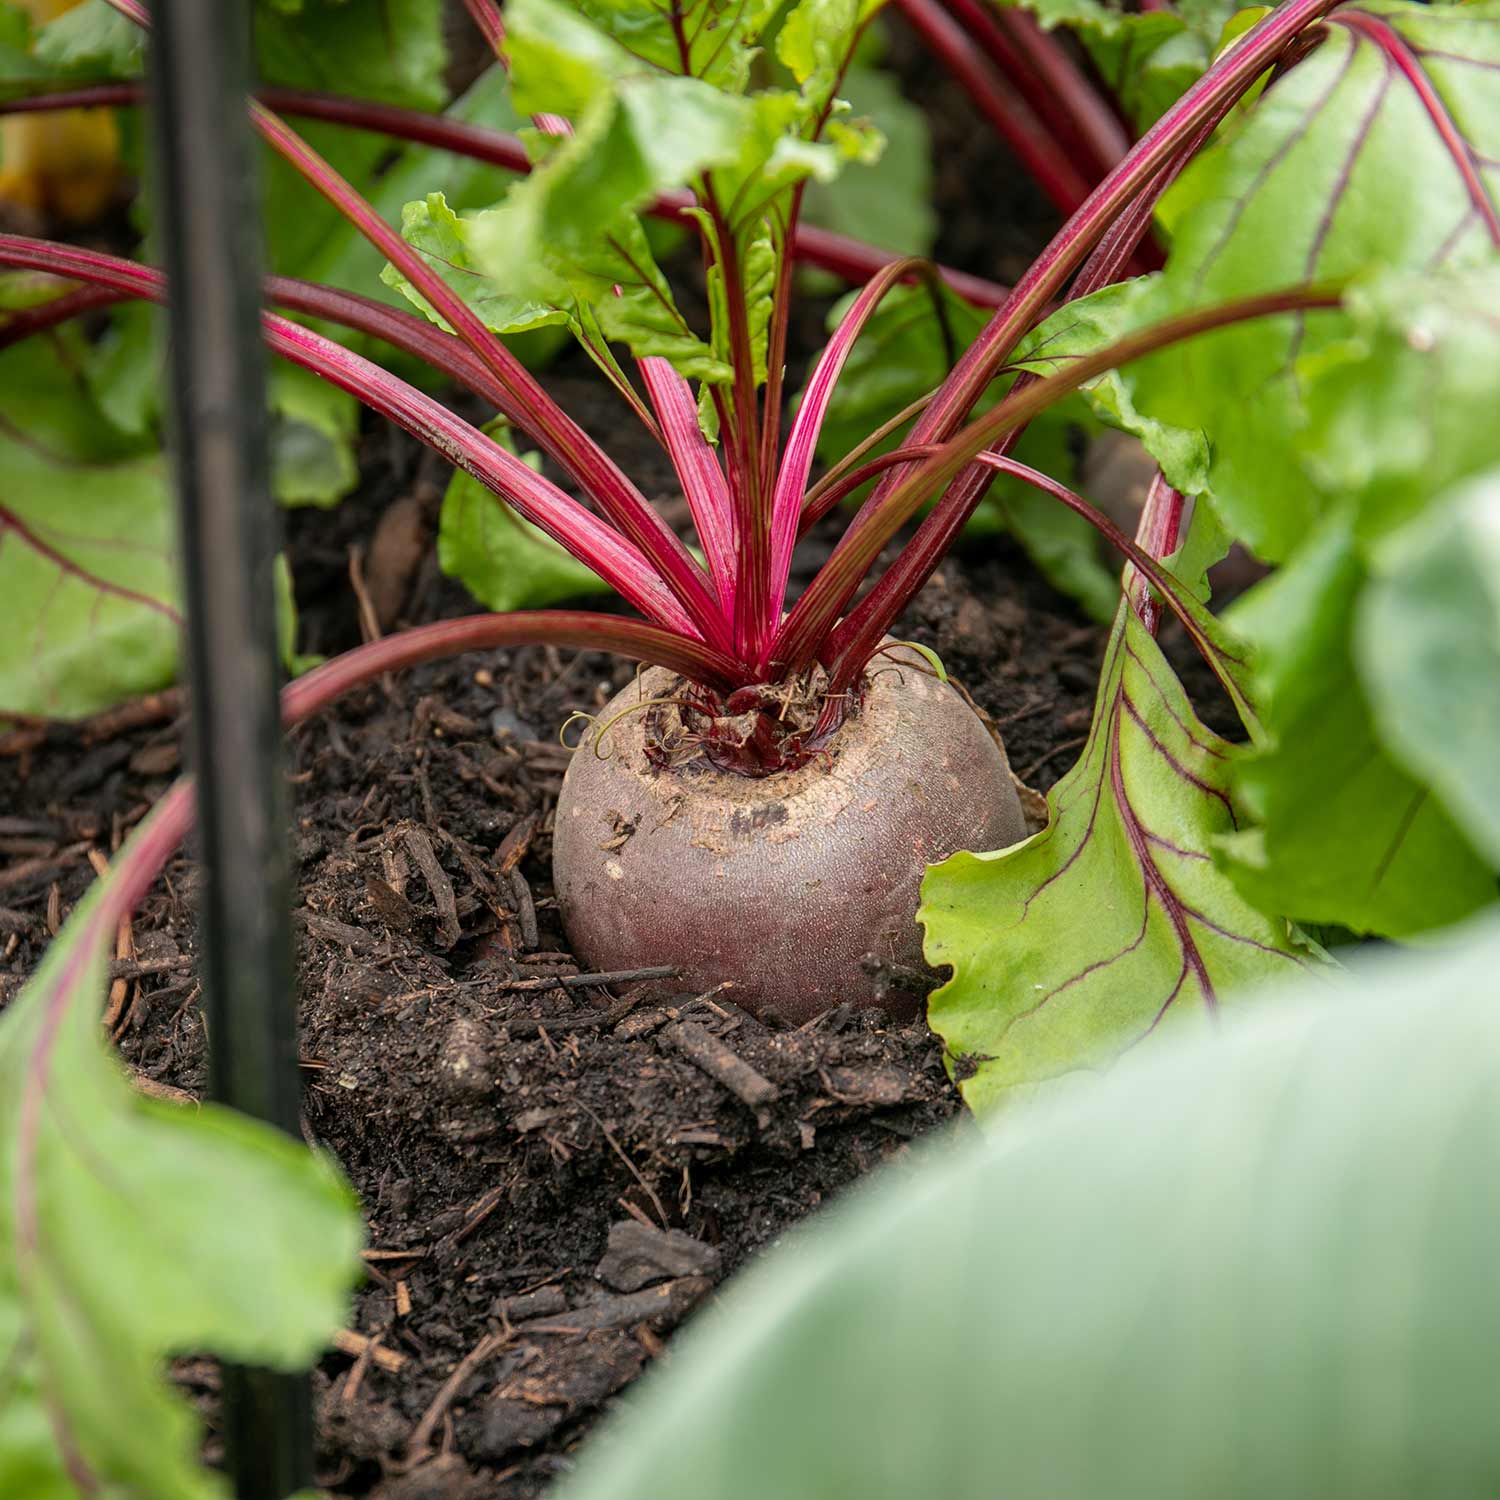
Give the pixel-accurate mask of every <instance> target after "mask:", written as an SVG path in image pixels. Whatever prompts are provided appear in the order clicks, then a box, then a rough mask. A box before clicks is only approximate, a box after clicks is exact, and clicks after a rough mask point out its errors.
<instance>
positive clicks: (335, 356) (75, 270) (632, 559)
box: [0, 235, 697, 637]
mask: <svg viewBox="0 0 1500 1500" xmlns="http://www.w3.org/2000/svg"><path fill="white" fill-rule="evenodd" d="M0 263H4V264H9V265H19V266H24V267H27V268H29V269H34V270H44V271H51V272H54V273H56V274H58V275H61V276H68V277H71V278H73V279H74V280H78V281H85V282H87V283H89V284H90V285H94V286H103V287H108V288H111V289H112V290H114V291H116V292H119V293H121V294H123V295H126V296H131V297H141V298H145V299H147V300H149V301H153V302H160V301H162V300H164V298H165V296H166V278H165V277H164V276H163V275H162V274H161V272H159V271H155V270H153V269H151V268H150V267H148V266H139V265H136V264H135V263H134V262H132V261H127V260H121V259H119V258H118V257H115V256H110V255H103V254H100V253H99V252H97V251H91V250H82V249H78V248H76V247H74V246H70V245H51V244H48V243H47V242H46V241H40V240H27V239H23V238H21V237H19V236H15V235H0ZM262 321H263V323H264V325H265V329H266V337H267V342H268V343H269V344H270V345H271V347H272V349H274V350H275V351H276V352H277V353H278V354H281V355H284V356H285V357H286V358H288V359H291V360H293V361H294V362H295V363H297V364H300V365H302V366H304V367H305V368H307V369H309V370H312V371H313V372H314V373H315V374H318V375H321V376H322V377H323V378H324V379H325V380H328V381H331V382H332V383H333V384H334V385H337V386H339V387H340V388H341V389H343V390H347V391H349V392H350V393H351V394H352V395H354V396H356V397H358V398H359V399H360V400H361V401H363V402H364V403H365V404H366V405H368V406H370V407H372V408H373V409H374V410H376V411H378V412H381V413H382V414H383V415H385V416H388V417H390V418H391V419H392V420H393V421H395V422H397V423H398V424H399V425H400V426H402V427H404V428H405V429H406V430H407V431H408V432H411V433H412V434H413V435H414V436H416V437H418V438H420V439H421V440H422V441H423V442H425V443H427V444H428V445H429V446H430V447H433V448H435V449H437V451H438V452H440V453H442V454H443V455H444V457H446V458H448V459H449V460H450V461H451V462H453V463H455V464H457V465H458V466H459V467H460V468H462V469H464V470H465V471H466V472H467V473H469V474H472V475H473V476H474V478H476V479H477V480H479V482H480V483H481V484H483V485H485V486H486V487H487V488H489V489H491V490H493V491H494V492H495V493H496V494H497V495H499V496H501V497H502V498H503V499H504V500H506V501H507V502H508V503H509V504H511V505H512V506H513V507H514V508H515V510H516V511H517V512H518V513H519V514H520V515H522V516H524V517H525V519H526V520H528V521H530V522H532V523H533V524H534V525H536V526H538V527H540V528H541V529H542V530H543V531H545V532H546V533H547V534H548V535H549V536H551V537H552V538H553V539H554V540H555V541H556V542H557V543H558V544H559V545H560V546H562V547H564V548H565V549H566V550H567V551H568V552H569V553H570V554H572V555H573V556H574V557H576V558H577V559H578V560H579V561H580V562H582V563H583V564H584V565H585V566H586V567H589V568H592V569H593V570H594V571H595V572H596V573H598V574H599V576H600V577H601V578H603V579H605V581H606V582H608V583H609V584H610V586H611V587H612V588H614V589H616V590H617V591H618V592H619V593H620V595H621V597H622V598H625V599H627V600H628V601H629V602H630V603H632V604H634V605H635V606H636V608H637V609H639V610H641V612H642V613H643V614H646V615H649V616H651V617H652V618H654V619H656V620H658V621H660V622H661V623H662V624H663V625H665V626H667V627H669V628H671V629H673V630H677V631H680V632H682V633H683V634H685V635H687V636H689V637H694V636H696V634H697V632H696V629H695V627H694V625H693V623H692V622H691V621H690V620H689V619H688V618H687V616H686V614H685V613H684V612H683V610H682V608H681V606H680V605H679V604H678V603H677V601H676V600H675V599H674V598H673V597H672V595H671V594H670V593H669V592H668V591H667V590H666V588H665V587H664V586H663V584H662V582H661V580H660V578H659V577H658V576H657V574H656V573H655V571H654V570H653V569H652V568H651V567H650V566H649V565H648V564H647V562H646V560H645V559H644V558H643V557H642V556H641V554H640V553H639V552H638V551H637V550H636V549H635V548H634V547H633V546H631V544H630V543H629V542H628V541H626V540H625V539H624V538H623V537H621V536H620V535H619V533H618V532H616V531H614V530H612V529H611V528H610V527H609V526H606V525H605V524H604V523H603V522H602V521H600V520H599V518H598V517H597V516H595V515H594V514H593V513H592V512H591V511H588V510H585V509H584V507H583V506H581V505H580V504H579V503H578V502H577V501H576V500H574V499H573V498H572V497H571V496H569V495H566V494H564V493H563V491H561V490H560V489H558V488H557V486H556V485H554V484H552V483H551V481H549V480H546V479H544V478H542V477H541V476H540V475H539V474H536V473H534V472H533V471H532V470H531V469H529V468H528V467H527V466H526V465H525V464H524V463H522V462H521V461H520V460H519V459H518V458H516V457H515V456H514V455H512V454H510V453H507V452H506V451H505V449H504V448H502V447H501V446H500V445H499V444H498V443H496V442H495V441H494V440H493V439H491V438H489V437H487V436H486V435H485V434H484V433H482V432H480V431H479V429H478V428H477V427H473V426H471V425H470V424H469V423H468V422H465V421H464V420H463V419H462V418H461V417H458V416H456V415H455V414H454V413H453V412H451V411H449V410H448V408H447V407H445V406H443V405H442V404H441V403H439V402H437V401H434V400H433V399H432V398H431V397H430V396H426V395H424V394H423V393H422V392H421V391H418V390H416V389H414V388H413V387H411V386H409V385H407V384H406V382H405V381H403V380H400V379H398V378H397V377H396V376H394V375H392V374H390V372H389V371H387V370H384V369H382V368H381V367H380V366H379V365H377V364H375V363H373V362H372V361H370V360H367V359H364V358H362V357H361V356H360V355H357V354H354V353H352V352H351V351H349V350H347V349H345V348H343V347H342V346H341V345H339V344H335V343H334V342H333V341H332V340H331V339H325V338H323V337H322V336H321V335H320V334H316V333H314V332H312V330H311V329H307V328H303V327H302V326H301V325H300V324H298V323H291V322H288V321H287V320H286V319H285V318H279V317H276V316H275V315H273V314H266V315H264V317H263V320H262Z"/></svg>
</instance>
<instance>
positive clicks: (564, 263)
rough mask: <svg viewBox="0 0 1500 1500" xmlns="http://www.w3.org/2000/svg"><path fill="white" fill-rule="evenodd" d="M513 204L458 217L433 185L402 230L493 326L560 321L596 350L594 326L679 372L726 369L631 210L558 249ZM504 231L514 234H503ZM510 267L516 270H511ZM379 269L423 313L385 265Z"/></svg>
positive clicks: (516, 328) (516, 327)
mask: <svg viewBox="0 0 1500 1500" xmlns="http://www.w3.org/2000/svg"><path fill="white" fill-rule="evenodd" d="M516 208H517V203H516V200H515V198H514V195H513V196H512V197H511V198H510V199H507V200H506V203H505V204H503V205H502V206H501V207H500V208H498V209H493V210H489V211H487V212H485V213H482V214H480V215H478V216H477V217H462V218H461V217H460V216H458V215H457V214H455V213H454V212H453V211H452V210H451V209H450V208H449V207H448V205H447V203H446V201H445V200H444V198H443V195H442V194H441V193H432V194H430V195H429V196H428V197H427V198H426V199H425V200H422V201H419V202H416V203H409V204H407V206H406V210H405V213H404V215H403V218H402V226H401V227H402V233H403V234H404V235H405V237H406V239H407V240H408V242H409V243H411V244H412V245H413V246H415V247H416V248H417V249H418V250H420V251H422V252H423V253H424V254H425V255H426V256H427V257H428V260H429V261H430V263H431V264H432V265H433V267H434V268H435V269H436V270H437V271H439V273H440V274H441V275H442V276H443V279H444V280H445V281H447V282H448V284H449V285H450V286H451V287H452V288H453V289H454V290H455V291H457V292H458V293H459V294H460V295H461V296H462V297H463V298H464V300H465V301H466V302H467V303H468V304H469V306H470V307H471V308H472V309H473V310H474V311H475V312H476V313H477V314H478V315H479V317H481V318H482V319H483V320H484V322H485V324H486V326H487V327H489V328H492V329H494V330H495V331H496V332H497V333H517V332H524V331H526V330H530V329H536V328H541V327H545V326H548V325H552V324H558V325H564V326H566V327H568V328H569V329H571V330H572V331H573V333H574V335H575V336H576V337H578V338H579V339H580V341H582V342H584V344H585V346H586V347H590V349H591V352H598V351H599V345H600V342H601V340H600V337H599V335H602V338H604V339H611V340H617V341H618V342H620V343H623V344H625V345H626V346H627V347H628V348H629V349H630V350H631V352H632V353H634V354H635V355H637V356H638V357H644V356H646V355H653V354H654V355H659V356H661V357H662V358H664V359H668V360H670V361H671V362H672V363H673V364H674V365H675V366H676V367H677V369H679V370H680V371H681V372H682V373H683V374H684V375H690V376H696V377H698V378H699V379H706V380H712V381H722V380H727V379H728V378H729V370H728V367H727V366H725V365H724V364H723V363H722V362H721V361H720V360H718V359H717V358H715V357H714V354H713V352H712V350H711V349H710V348H709V346H708V344H707V343H706V342H705V341H704V340H703V339H701V338H699V337H698V335H697V334H696V333H694V332H693V330H692V329H691V328H690V327H689V326H688V324H687V322H686V320H685V319H684V318H683V317H682V315H681V313H679V312H678V310H677V305H676V303H675V302H674V301H673V298H672V293H671V289H670V288H669V287H668V285H667V282H666V278H665V277H664V276H663V275H662V273H661V270H660V268H659V267H658V266H657V264H656V260H655V257H654V256H653V255H652V253H651V247H650V244H649V243H648V242H647V240H646V236H645V233H644V231H643V230H642V228H641V224H640V221H639V220H638V219H636V218H634V217H633V216H629V215H627V216H624V217H622V218H621V219H620V220H619V221H618V222H617V223H616V224H615V226H614V227H613V229H612V230H611V231H610V233H609V234H608V235H607V236H604V237H601V238H600V239H599V240H598V241H596V242H595V243H594V244H592V245H591V246H589V247H588V248H587V249H586V250H585V251H584V252H582V253H579V254H573V255H564V254H563V253H561V251H560V250H559V249H558V248H557V247H556V246H555V245H552V246H549V247H546V248H543V247H541V246H540V245H539V244H538V242H537V240H536V239H535V234H534V225H529V224H527V223H526V221H525V215H524V213H522V212H516V211H515V210H516ZM509 232H514V233H515V238H514V239H513V240H510V241H507V239H506V235H507V233H509ZM481 244H482V245H483V247H484V248H483V252H481V251H480V248H479V247H480V245H481ZM517 268H524V269H523V271H522V273H521V274H519V275H514V276H513V275H512V274H511V271H512V270H515V269H517ZM385 276H386V280H387V282H388V284H390V285H391V286H394V287H397V288H399V289H400V290H401V291H403V292H404V293H405V294H406V295H407V296H408V297H409V298H410V299H411V301H412V302H413V303H414V304H415V305H416V306H417V307H419V308H421V309H422V311H424V312H426V313H427V314H428V316H429V317H431V316H432V312H431V309H430V308H429V307H428V305H427V302H426V299H425V298H423V297H422V296H421V295H420V294H419V293H417V292H416V291H415V290H414V289H413V288H412V287H411V286H410V285H409V284H408V283H407V281H406V279H405V278H404V277H403V276H402V275H401V274H400V273H399V272H398V271H396V270H395V269H394V267H387V269H386V272H385ZM519 286H524V287H525V288H526V291H525V292H521V291H518V290H517V288H518V287H519ZM438 321H441V320H438ZM596 330H597V334H596Z"/></svg>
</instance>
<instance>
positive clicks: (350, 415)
mask: <svg viewBox="0 0 1500 1500" xmlns="http://www.w3.org/2000/svg"><path fill="white" fill-rule="evenodd" d="M269 385H270V391H269V394H270V401H271V413H272V421H271V489H272V493H273V494H274V495H275V496H276V498H277V499H278V500H279V501H280V502H281V503H282V504H283V505H319V506H322V507H324V508H325V509H327V508H328V507H329V506H333V505H337V504H338V503H339V501H340V500H342V499H343V498H344V496H345V495H347V494H348V493H349V492H350V491H351V490H352V489H354V487H355V486H356V485H357V484H358V483H359V464H358V463H357V462H356V461H355V457H354V442H355V438H356V436H357V434H358V431H359V403H358V402H357V401H356V400H355V399H354V397H353V396H351V395H349V394H348V393H347V392H345V391H341V390H339V389H338V387H337V386H333V385H330V384H329V383H328V382H327V381H326V380H321V379H319V378H318V377H317V376H316V375H313V374H311V373H310V372H309V371H307V370H304V369H302V368H301V367H300V366H298V365H291V364H287V363H285V362H278V363H277V364H275V365H273V366H272V367H271V371H270V380H269Z"/></svg>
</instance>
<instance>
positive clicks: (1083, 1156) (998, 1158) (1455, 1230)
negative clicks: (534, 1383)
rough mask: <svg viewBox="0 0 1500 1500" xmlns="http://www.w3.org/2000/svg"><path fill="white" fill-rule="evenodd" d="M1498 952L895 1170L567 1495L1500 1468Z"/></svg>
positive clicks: (893, 1489)
mask: <svg viewBox="0 0 1500 1500" xmlns="http://www.w3.org/2000/svg"><path fill="white" fill-rule="evenodd" d="M1497 967H1500V927H1497V925H1496V924H1495V923H1493V922H1491V923H1488V924H1485V925H1483V926H1478V927H1476V928H1474V929H1473V930H1471V931H1470V932H1469V933H1468V934H1466V937H1465V940H1464V941H1463V944H1462V946H1455V947H1454V948H1452V949H1450V950H1449V951H1447V952H1441V953H1436V954H1427V955H1424V956H1422V957H1420V958H1414V957H1409V956H1402V957H1392V956H1391V955H1389V954H1386V955H1381V956H1380V957H1379V959H1375V958H1371V959H1367V960H1365V961H1364V962H1362V963H1360V964H1359V965H1358V966H1357V968H1356V971H1355V973H1354V975H1353V976H1351V977H1349V978H1346V979H1343V980H1341V981H1340V982H1339V984H1338V985H1337V987H1336V989H1335V991H1334V993H1333V994H1331V995H1330V994H1328V993H1327V986H1324V985H1318V984H1310V985H1301V986H1297V987H1294V988H1288V989H1282V990H1278V991H1277V992H1275V993H1274V994H1271V995H1267V996H1266V997H1265V999H1264V1000H1262V1001H1260V1002H1259V1003H1257V1004H1256V1005H1255V1006H1253V1007H1250V1008H1247V1011H1246V1012H1245V1013H1242V1016H1241V1017H1240V1018H1238V1019H1236V1020H1235V1021H1234V1022H1233V1023H1229V1024H1226V1025H1225V1027H1224V1028H1223V1032H1222V1034H1221V1035H1214V1036H1212V1037H1205V1038H1203V1039H1201V1040H1198V1041H1196V1042H1192V1043H1184V1044H1180V1045H1178V1046H1176V1047H1172V1048H1166V1049H1163V1050H1162V1051H1161V1052H1160V1053H1158V1054H1157V1055H1156V1056H1155V1057H1153V1058H1148V1057H1146V1056H1142V1057H1141V1058H1140V1059H1139V1060H1137V1061H1135V1062H1133V1063H1132V1064H1131V1065H1129V1066H1122V1067H1120V1068H1118V1069H1116V1070H1115V1071H1114V1072H1113V1073H1112V1074H1111V1075H1110V1076H1109V1077H1107V1078H1105V1079H1103V1080H1100V1081H1098V1082H1097V1083H1095V1082H1093V1081H1089V1082H1088V1083H1087V1084H1086V1085H1085V1086H1083V1087H1081V1088H1080V1089H1079V1090H1078V1091H1077V1092H1076V1093H1073V1094H1071V1095H1067V1096H1061V1097H1055V1098H1053V1099H1052V1100H1050V1101H1048V1102H1047V1103H1045V1104H1043V1105H1039V1106H1037V1107H1034V1108H1032V1109H1030V1110H1027V1111H1024V1112H1017V1113H1015V1114H1013V1115H1008V1116H1007V1117H1006V1118H1005V1120H1004V1122H1003V1125H1002V1127H1001V1128H999V1129H997V1130H994V1131H991V1132H972V1131H970V1132H964V1133H962V1134H961V1135H954V1136H950V1137H948V1138H947V1139H946V1140H944V1141H941V1142H939V1143H937V1144H936V1145H934V1146H932V1147H929V1148H928V1149H927V1150H926V1152H925V1153H923V1154H921V1155H919V1158H918V1162H917V1164H916V1167H915V1169H913V1168H912V1167H907V1166H904V1165H903V1166H901V1167H898V1168H890V1167H887V1168H882V1169H881V1171H880V1173H879V1174H877V1179H876V1181H874V1182H872V1183H871V1184H870V1186H869V1187H868V1188H867V1189H864V1190H861V1191H860V1192H858V1193H857V1194H856V1195H853V1196H852V1198H851V1199H850V1200H846V1201H845V1202H844V1203H843V1204H841V1205H836V1206H835V1207H834V1208H833V1209H832V1210H831V1211H829V1212H827V1213H826V1215H820V1216H819V1218H818V1220H817V1221H816V1222H815V1223H814V1224H813V1225H811V1226H810V1227H809V1228H808V1229H807V1231H805V1232H802V1233H798V1234H795V1235H792V1236H789V1237H788V1239H787V1240H786V1242H784V1243H783V1244H781V1245H779V1246H777V1247H775V1248H774V1249H772V1250H771V1251H770V1252H769V1253H768V1254H767V1255H766V1256H765V1257H764V1258H763V1259H762V1260H760V1261H759V1262H758V1263H757V1264H756V1265H755V1266H753V1267H752V1268H751V1269H750V1270H749V1271H747V1272H746V1273H745V1274H744V1275H743V1277H742V1278H741V1279H739V1280H738V1281H736V1282H735V1283H734V1284H733V1285H731V1286H730V1288H729V1289H728V1291H727V1293H726V1294H725V1295H724V1296H723V1298H722V1299H721V1301H720V1302H719V1304H718V1305H717V1306H716V1307H715V1308H713V1309H711V1310H710V1311H709V1312H708V1313H706V1314H705V1315H704V1316H703V1317H702V1318H701V1319H700V1320H699V1321H697V1322H696V1323H694V1324H693V1325H692V1326H691V1327H689V1328H688V1329H687V1330H686V1331H685V1332H684V1333H683V1334H682V1335H681V1336H680V1337H679V1338H678V1339H677V1340H675V1341H674V1343H673V1346H672V1358H671V1360H670V1361H669V1362H668V1363H667V1364H666V1365H665V1367H664V1368H661V1369H659V1370H657V1371H655V1372H653V1374H652V1375H651V1376H649V1377H648V1378H647V1380H646V1381H645V1382H644V1385H643V1387H642V1388H641V1389H640V1390H639V1392H638V1393H633V1394H632V1396H631V1397H630V1398H629V1399H627V1401H626V1402H625V1403H623V1409H622V1410H621V1412H620V1413H619V1415H618V1416H617V1417H616V1418H615V1419H614V1420H613V1421H612V1422H611V1423H610V1425H609V1426H608V1427H606V1428H605V1430H604V1431H603V1433H602V1434H600V1435H599V1436H597V1437H594V1438H591V1439H589V1440H588V1441H587V1442H586V1443H585V1444H584V1447H583V1451H582V1455H581V1458H580V1461H579V1464H578V1468H577V1470H576V1472H575V1473H574V1474H572V1475H571V1476H569V1477H568V1478H567V1479H565V1480H563V1481H562V1482H561V1483H560V1484H559V1485H558V1487H557V1489H556V1490H555V1491H554V1495H555V1500H648V1497H649V1500H759V1497H762V1496H770V1495H774V1496H775V1497H776V1500H835V1497H837V1500H844V1497H859V1500H908V1497H911V1496H917V1495H933V1496H944V1497H946V1500H981V1497H991V1496H997V1495H1003V1496H1005V1497H1006V1500H1101V1497H1105V1496H1113V1497H1145V1496H1150V1497H1152V1500H1204V1497H1207V1496H1212V1497H1214V1500H1264V1497H1266V1496H1271V1495H1274V1496H1277V1497H1278V1500H1333V1497H1355V1496H1357V1497H1359V1500H1411V1497H1413V1496H1418V1495H1424V1496H1425V1495H1431V1496H1438V1495H1442V1496H1451V1497H1460V1496H1463V1497H1478V1496H1482V1495H1485V1494H1487V1493H1489V1491H1490V1490H1491V1488H1492V1487H1493V1476H1494V1474H1495V1473H1496V1471H1497V1469H1500V1428H1497V1425H1496V1423H1495V1421H1494V1411H1493V1405H1494V1400H1493V1398H1494V1385H1493V1378H1492V1376H1493V1369H1494V1350H1495V1347H1496V1345H1497V1343H1500V1298H1497V1297H1496V1295H1495V1289H1494V1273H1493V1268H1494V1265H1495V1263H1496V1261H1497V1258H1500V1215H1496V1213H1495V1212H1494V1206H1493V1204H1492V1203H1491V1201H1490V1196H1489V1194H1488V1192H1487V1191H1486V1189H1485V1184H1486V1183H1487V1182H1488V1180H1489V1174H1490V1172H1491V1171H1492V1168H1493V1162H1494V1159H1495V1156H1496V1153H1497V1152H1500V1009H1497V1007H1496V1005H1495V1003H1494V997H1495V973H1496V970H1497ZM1325 996H1326V998H1323V997H1325ZM1398 1209H1399V1212H1398V1211H1397V1210H1398Z"/></svg>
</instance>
